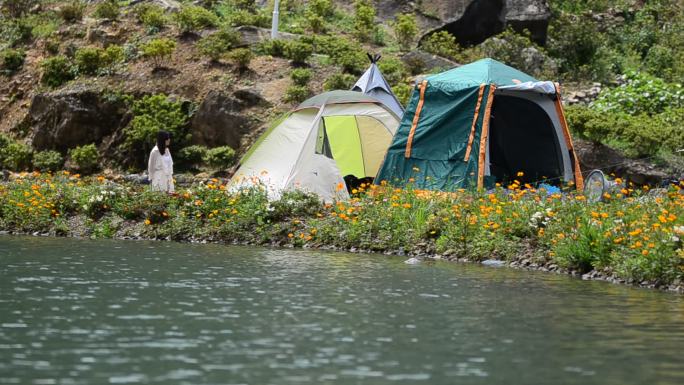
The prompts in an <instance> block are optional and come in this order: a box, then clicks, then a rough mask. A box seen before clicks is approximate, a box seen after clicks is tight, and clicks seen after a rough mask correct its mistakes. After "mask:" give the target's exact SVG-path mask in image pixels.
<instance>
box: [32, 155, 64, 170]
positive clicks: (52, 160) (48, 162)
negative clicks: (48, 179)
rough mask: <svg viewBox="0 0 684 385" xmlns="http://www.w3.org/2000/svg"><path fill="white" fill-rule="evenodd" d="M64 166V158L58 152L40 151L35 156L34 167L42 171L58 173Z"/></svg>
mask: <svg viewBox="0 0 684 385" xmlns="http://www.w3.org/2000/svg"><path fill="white" fill-rule="evenodd" d="M63 164H64V158H62V155H61V154H60V153H59V152H57V151H50V150H48V151H40V152H37V153H35V154H34V155H33V167H35V168H36V169H38V170H40V171H57V170H59V169H60V168H62V165H63Z"/></svg>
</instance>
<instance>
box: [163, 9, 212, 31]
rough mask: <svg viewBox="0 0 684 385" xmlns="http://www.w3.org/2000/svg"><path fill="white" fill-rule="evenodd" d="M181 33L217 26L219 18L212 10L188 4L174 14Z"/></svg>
mask: <svg viewBox="0 0 684 385" xmlns="http://www.w3.org/2000/svg"><path fill="white" fill-rule="evenodd" d="M173 18H174V20H175V21H176V24H178V29H180V31H181V33H186V32H198V31H201V30H203V29H206V28H210V27H216V26H217V25H218V22H219V19H218V16H216V15H215V14H214V13H212V12H211V11H209V10H207V9H204V8H202V7H199V6H196V5H186V6H183V7H182V8H181V10H180V11H178V12H177V13H176V14H174V15H173Z"/></svg>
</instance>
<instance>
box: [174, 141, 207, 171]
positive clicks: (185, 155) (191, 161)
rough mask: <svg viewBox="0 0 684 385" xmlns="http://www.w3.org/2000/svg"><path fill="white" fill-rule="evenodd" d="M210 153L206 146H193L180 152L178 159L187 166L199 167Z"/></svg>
mask: <svg viewBox="0 0 684 385" xmlns="http://www.w3.org/2000/svg"><path fill="white" fill-rule="evenodd" d="M208 151H209V149H208V148H206V147H204V146H200V145H192V146H188V147H185V148H183V149H182V150H180V151H179V153H178V158H179V160H180V162H181V163H184V164H185V165H187V166H197V165H199V164H201V163H202V162H203V161H204V158H205V157H206V156H207V152H208Z"/></svg>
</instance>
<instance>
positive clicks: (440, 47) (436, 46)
mask: <svg viewBox="0 0 684 385" xmlns="http://www.w3.org/2000/svg"><path fill="white" fill-rule="evenodd" d="M421 47H422V48H423V49H424V50H425V51H426V52H429V53H431V54H434V55H438V56H442V57H445V58H448V59H455V58H457V57H458V54H459V52H460V50H461V48H460V47H459V45H458V43H456V38H455V37H454V36H453V35H452V34H450V33H449V32H447V31H439V32H435V33H433V34H431V35H430V36H428V37H427V38H425V39H424V41H423V43H422V44H421Z"/></svg>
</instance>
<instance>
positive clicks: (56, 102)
mask: <svg viewBox="0 0 684 385" xmlns="http://www.w3.org/2000/svg"><path fill="white" fill-rule="evenodd" d="M126 112H127V108H126V106H125V104H124V103H123V102H122V101H120V100H117V99H115V98H107V97H106V94H104V93H103V92H102V91H101V90H98V89H91V88H88V87H87V86H77V87H75V88H71V89H63V90H59V91H54V92H48V93H41V94H38V95H36V96H34V97H33V100H32V102H31V107H30V109H29V111H28V114H27V116H26V118H25V119H24V121H23V122H22V123H21V127H22V129H23V130H26V132H28V134H29V138H30V139H31V144H32V145H33V147H34V148H35V149H36V150H39V151H40V150H57V151H60V152H62V153H66V152H67V150H68V149H70V148H73V147H77V146H82V145H85V144H90V143H96V144H101V143H102V141H103V139H104V138H105V137H107V136H110V135H112V134H113V133H114V132H115V131H116V130H118V129H119V128H120V127H123V126H125V125H126V123H127V119H128V117H127V114H126Z"/></svg>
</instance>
